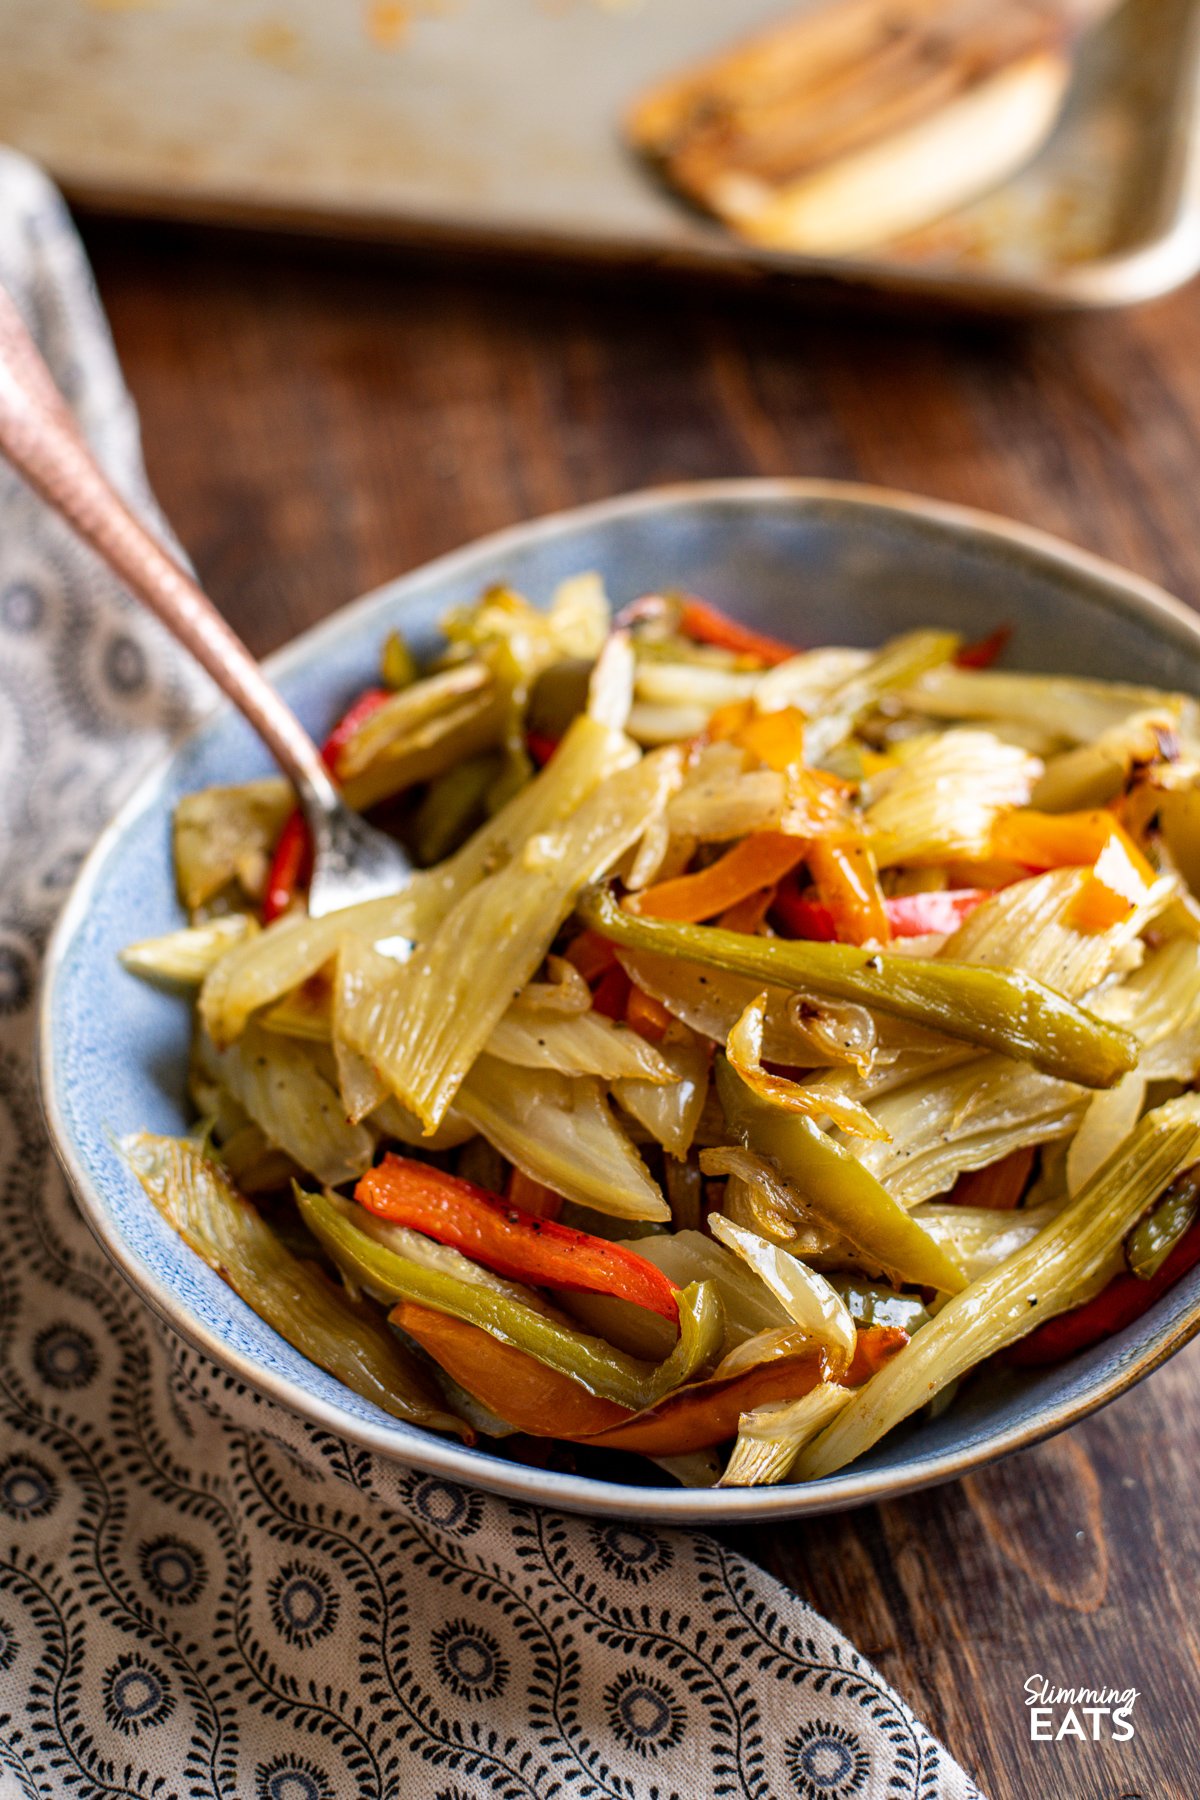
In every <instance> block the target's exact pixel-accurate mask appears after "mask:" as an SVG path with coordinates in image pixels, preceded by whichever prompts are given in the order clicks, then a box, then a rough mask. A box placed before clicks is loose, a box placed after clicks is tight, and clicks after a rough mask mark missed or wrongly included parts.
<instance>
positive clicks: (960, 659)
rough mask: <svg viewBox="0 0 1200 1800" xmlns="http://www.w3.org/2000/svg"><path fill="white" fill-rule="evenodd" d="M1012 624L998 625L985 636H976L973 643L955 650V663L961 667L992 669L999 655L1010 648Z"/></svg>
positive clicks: (957, 666)
mask: <svg viewBox="0 0 1200 1800" xmlns="http://www.w3.org/2000/svg"><path fill="white" fill-rule="evenodd" d="M1012 634H1013V628H1012V626H1011V625H998V626H997V627H996V629H995V631H993V632H990V633H989V635H988V636H987V637H985V638H976V640H975V642H974V643H973V644H964V645H963V647H962V649H961V650H958V651H956V652H955V656H954V663H955V667H956V668H959V669H990V668H991V666H992V664H993V663H994V662H995V661H996V659H997V657H999V656H1003V654H1004V652H1005V651H1006V650H1007V649H1008V644H1009V640H1010V638H1011V637H1012Z"/></svg>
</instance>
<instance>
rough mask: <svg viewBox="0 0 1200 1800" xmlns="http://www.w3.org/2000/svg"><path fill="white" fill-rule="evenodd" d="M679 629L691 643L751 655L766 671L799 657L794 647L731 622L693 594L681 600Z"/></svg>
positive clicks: (736, 621) (717, 608) (739, 654)
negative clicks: (764, 666) (710, 645)
mask: <svg viewBox="0 0 1200 1800" xmlns="http://www.w3.org/2000/svg"><path fill="white" fill-rule="evenodd" d="M679 630H680V632H681V633H682V634H683V636H684V637H687V638H691V640H692V642H693V643H694V644H714V645H715V646H716V647H717V648H718V649H720V650H732V651H733V652H734V654H735V655H737V656H753V657H754V658H755V659H756V660H757V661H758V662H760V663H765V664H766V666H767V667H768V668H773V667H774V666H775V664H776V663H781V662H787V661H788V660H789V658H791V657H793V656H798V655H799V651H798V650H797V648H796V646H795V645H794V644H785V643H783V642H782V640H781V639H779V638H774V637H768V636H767V635H766V633H765V632H762V631H755V630H754V629H753V627H752V626H750V625H743V624H742V623H741V621H740V620H738V619H731V618H730V617H729V614H728V613H723V612H722V611H721V609H720V608H719V607H717V606H712V605H710V604H709V602H708V601H707V600H700V599H697V597H696V595H695V594H688V595H686V596H685V597H684V600H683V603H682V606H681V608H680V613H679Z"/></svg>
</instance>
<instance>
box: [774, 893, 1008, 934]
mask: <svg viewBox="0 0 1200 1800" xmlns="http://www.w3.org/2000/svg"><path fill="white" fill-rule="evenodd" d="M989 897H990V889H988V888H941V889H936V890H931V891H930V892H929V893H926V894H897V895H896V896H895V897H894V898H892V899H890V900H885V901H884V903H883V910H884V912H885V914H886V915H887V922H888V924H889V926H890V927H891V932H892V936H893V937H898V938H907V937H924V936H925V934H926V933H927V932H938V933H939V934H944V933H946V932H950V931H956V930H957V929H958V927H959V926H960V925H961V924H962V922H963V920H964V919H965V918H966V917H967V916H968V914H970V913H973V912H974V911H975V908H976V907H977V906H980V905H982V903H983V902H984V901H985V900H987V899H988V898H989ZM771 912H772V916H773V918H774V920H775V922H776V924H777V925H778V926H779V927H780V928H781V929H782V930H783V931H785V932H786V933H787V935H788V936H789V937H796V938H811V939H815V940H816V941H817V942H818V943H822V944H833V943H836V942H837V928H836V925H835V924H834V918H833V913H832V912H831V911H830V909H829V907H827V906H823V905H822V904H821V902H820V901H819V900H817V899H815V898H813V897H812V896H811V895H809V894H805V893H801V892H800V889H799V887H798V886H796V885H795V884H790V883H788V882H784V883H783V885H782V886H781V887H780V889H779V892H778V894H776V896H775V904H774V906H773V907H772V908H771Z"/></svg>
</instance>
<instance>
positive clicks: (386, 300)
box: [84, 221, 1200, 1800]
mask: <svg viewBox="0 0 1200 1800" xmlns="http://www.w3.org/2000/svg"><path fill="white" fill-rule="evenodd" d="M84 224H85V233H86V238H87V243H88V248H89V250H90V252H91V254H92V256H93V258H94V261H95V266H96V270H97V274H98V277H99V283H100V289H101V293H102V296H103V299H104V302H105V304H106V306H107V308H108V311H109V315H110V318H111V320H112V324H113V330H114V333H115V335H116V341H117V347H118V350H119V352H120V355H121V359H122V361H123V363H124V366H125V371H126V374H127V376H128V379H129V382H130V385H131V387H132V389H133V392H134V395H135V398H136V400H137V403H138V406H139V407H140V409H141V416H142V423H143V430H144V435H145V444H146V454H147V459H148V462H149V467H150V474H151V477H152V480H153V482H154V486H155V488H156V490H157V493H158V496H159V499H160V500H161V502H162V503H163V505H164V507H165V508H166V511H167V513H168V515H169V516H170V518H171V519H172V520H173V522H174V525H175V527H176V529H177V531H178V532H179V534H180V536H181V538H182V539H183V541H184V543H185V544H186V545H187V547H188V549H189V550H190V551H191V553H192V555H193V556H194V558H195V561H196V563H197V565H198V567H199V570H200V572H201V575H202V577H203V579H204V580H205V581H206V582H207V584H208V586H209V589H210V591H211V593H212V594H213V595H214V596H215V597H216V598H217V600H218V601H219V602H220V603H221V604H222V605H223V606H224V607H225V609H226V610H227V612H228V614H229V617H230V619H231V620H232V621H233V623H234V624H235V625H236V627H237V628H238V629H239V630H240V631H241V632H242V633H243V634H244V636H245V637H246V638H247V639H248V641H249V642H250V644H251V646H252V647H253V649H254V650H256V651H258V652H266V651H269V650H272V649H274V648H275V646H276V645H278V644H281V643H283V642H284V641H285V640H286V639H287V638H289V637H291V636H292V635H293V634H294V633H295V632H297V631H299V630H301V629H303V627H304V626H306V625H309V624H311V623H312V622H313V621H314V620H315V619H318V618H320V617H322V615H324V614H325V613H327V612H328V611H330V610H331V609H332V608H333V607H336V606H339V605H340V604H341V603H342V602H343V601H345V600H349V599H350V598H352V597H353V596H354V595H355V594H358V593H361V592H362V591H363V590H365V589H367V588H370V587H372V586H374V585H376V584H377V583H379V582H381V581H383V580H385V579H386V578H387V577H389V576H392V575H394V574H397V573H399V572H400V571H402V570H404V569H408V568H411V567H412V566H413V565H414V564H417V563H420V562H423V561H424V560H425V559H426V558H428V557H431V556H434V555H436V554H438V553H439V552H441V551H444V550H449V549H451V548H452V547H454V546H455V545H458V544H461V543H463V542H464V541H466V540H467V539H470V538H473V537H476V536H477V535H479V534H480V533H483V532H487V531H491V530H493V529H495V528H496V527H498V526H503V525H507V524H509V523H511V522H513V521H515V520H520V519H526V518H530V517H532V516H533V515H535V514H537V513H541V512H546V511H549V510H552V509H554V508H557V507H562V506H569V505H572V504H575V503H576V502H580V501H586V500H592V499H596V498H599V497H601V496H604V495H608V494H613V493H618V492H620V491H622V490H623V489H628V488H633V487H638V486H641V485H643V484H646V483H654V482H663V481H679V480H687V479H689V478H693V477H706V476H724V475H783V474H788V475H794V474H819V475H827V476H842V477H851V478H859V479H862V480H866V481H871V482H881V483H885V484H890V485H893V486H896V487H900V488H908V489H911V490H914V491H916V492H918V493H923V494H932V495H936V496H939V497H941V498H945V499H951V500H958V501H966V502H970V503H973V504H975V505H978V506H982V507H987V508H990V509H992V510H994V511H997V512H1002V513H1008V514H1011V515H1013V516H1014V517H1016V518H1018V519H1022V520H1025V521H1028V522H1030V523H1033V524H1036V525H1040V526H1044V527H1046V528H1047V529H1049V530H1051V531H1055V532H1059V533H1062V534H1063V535H1065V536H1067V537H1069V538H1072V539H1074V540H1075V541H1076V542H1078V543H1081V544H1083V545H1086V546H1087V547H1088V548H1089V549H1091V550H1095V551H1099V552H1101V553H1103V554H1104V555H1106V556H1109V557H1112V558H1114V559H1116V560H1117V561H1119V562H1122V563H1125V564H1127V565H1128V566H1129V567H1131V568H1133V569H1136V570H1137V571H1138V572H1139V573H1141V574H1143V575H1148V576H1151V577H1153V578H1155V579H1156V580H1158V581H1161V582H1163V583H1164V584H1165V585H1166V586H1167V587H1169V588H1171V589H1173V590H1174V591H1175V592H1176V593H1178V594H1181V595H1182V596H1183V597H1184V598H1185V599H1189V600H1191V601H1193V602H1195V601H1198V600H1200V509H1198V507H1197V489H1198V486H1200V288H1195V289H1193V290H1192V291H1191V292H1190V293H1185V294H1183V295H1182V296H1179V297H1176V298H1174V299H1172V300H1170V301H1167V302H1162V303H1159V304H1157V305H1154V306H1151V307H1147V308H1145V309H1143V310H1141V311H1138V312H1135V313H1132V314H1129V315H1126V316H1117V317H1111V318H1101V319H1089V320H1078V321H1066V320H1064V321H1054V322H1047V323H1042V324H1040V325H1038V326H1036V327H1031V328H1016V327H991V326H987V325H983V324H971V325H963V324H961V323H957V324H955V323H951V322H948V321H946V320H942V321H937V322H932V323H931V322H928V321H925V322H922V321H920V320H918V319H911V318H910V319H903V320H901V319H897V318H894V317H892V318H889V317H885V316H876V317H874V318H872V317H863V316H846V315H845V313H842V314H841V315H839V314H837V313H835V312H828V313H826V314H824V315H822V316H814V315H813V314H812V313H811V312H808V311H805V310H801V309H799V308H797V307H795V306H791V305H788V304H786V303H784V302H782V301H781V300H779V299H771V298H767V297H757V298H756V297H753V296H749V295H734V294H729V293H726V294H724V295H721V294H715V293H714V292H713V291H712V290H707V289H703V288H700V287H689V286H672V285H667V284H665V283H664V284H659V285H655V286H649V287H647V286H646V285H644V284H638V285H635V284H631V283H629V282H625V283H624V284H622V283H617V282H614V281H613V280H600V279H598V278H597V277H596V276H594V275H579V276H577V277H576V278H575V279H570V278H566V279H564V278H561V277H554V276H550V275H545V274H541V275H539V274H538V273H537V272H536V271H533V270H523V271H522V270H508V271H505V270H503V269H501V268H499V267H495V266H481V265H469V264H461V263H460V264H457V265H451V266H447V267H443V268H442V269H440V270H439V269H438V268H436V267H434V266H431V265H430V264H428V263H425V264H413V263H411V262H407V261H403V260H400V259H396V260H392V259H390V258H386V257H380V256H372V255H368V254H367V253H365V252H361V251H359V252H356V251H341V250H337V249H335V248H332V247H319V246H318V247H312V248H306V247H304V246H298V245H290V246H289V245H283V244H270V243H260V242H254V241H251V240H249V239H239V238H238V237H236V236H223V235H216V234H212V235H209V234H204V233H201V232H185V231H183V230H182V229H176V230H169V229H164V228H150V227H145V228H141V227H132V226H117V225H112V224H100V223H96V222H88V221H85V222H84ZM1198 1403H1200V1345H1196V1346H1194V1347H1193V1348H1192V1349H1191V1350H1190V1351H1187V1352H1185V1353H1184V1354H1182V1355H1181V1356H1180V1357H1178V1358H1177V1359H1176V1360H1175V1361H1174V1362H1173V1363H1172V1364H1170V1365H1169V1366H1168V1367H1167V1368H1165V1369H1163V1370H1162V1371H1161V1372H1160V1373H1159V1374H1157V1375H1156V1376H1155V1377H1154V1378H1153V1379H1152V1380H1151V1381H1150V1382H1149V1383H1148V1384H1147V1385H1145V1386H1143V1387H1142V1388H1140V1389H1138V1390H1136V1391H1135V1392H1133V1393H1132V1394H1130V1395H1127V1396H1126V1397H1125V1399H1123V1400H1122V1401H1120V1402H1119V1403H1118V1404H1117V1405H1115V1406H1113V1407H1111V1408H1110V1409H1109V1410H1108V1411H1107V1412H1105V1413H1103V1414H1101V1415H1099V1416H1098V1417H1096V1418H1094V1419H1093V1420H1091V1421H1090V1422H1088V1423H1087V1424H1085V1425H1083V1426H1081V1427H1079V1428H1078V1429H1077V1430H1075V1431H1073V1432H1071V1433H1070V1434H1069V1435H1068V1436H1065V1437H1061V1438H1059V1439H1057V1440H1054V1441H1052V1442H1051V1443H1049V1444H1046V1445H1045V1446H1043V1447H1041V1448H1040V1449H1036V1450H1033V1451H1029V1452H1026V1453H1025V1454H1023V1455H1020V1456H1017V1457H1014V1458H1012V1459H1011V1460H1010V1461H1009V1462H1007V1463H1004V1464H1002V1465H1000V1466H998V1467H996V1468H993V1469H990V1470H988V1471H986V1472H984V1473H983V1474H981V1475H978V1476H975V1477H972V1478H971V1479H969V1480H967V1481H963V1482H960V1483H959V1484H958V1485H956V1486H953V1487H949V1488H945V1489H942V1490H940V1491H938V1492H934V1493H931V1494H927V1495H923V1496H918V1497H916V1498H913V1499H908V1500H904V1501H901V1502H898V1503H896V1504H893V1505H888V1506H882V1507H877V1508H871V1509H867V1510H861V1511H859V1512H856V1513H853V1514H850V1515H846V1516H843V1517H839V1518H832V1519H828V1520H824V1521H818V1522H816V1523H812V1524H797V1525H794V1526H783V1527H777V1528H773V1529H770V1530H767V1529H762V1528H759V1529H753V1530H745V1531H742V1532H740V1533H739V1534H737V1538H736V1542H737V1543H738V1545H739V1547H740V1548H742V1549H743V1550H744V1551H746V1552H747V1553H748V1554H749V1555H750V1556H751V1557H752V1558H754V1559H755V1560H757V1561H758V1562H761V1563H763V1564H764V1565H766V1566H767V1567H768V1568H770V1569H772V1570H773V1571H774V1572H775V1573H776V1574H778V1575H779V1576H780V1577H781V1578H782V1579H783V1580H784V1581H786V1582H787V1583H788V1584H789V1585H790V1586H791V1587H792V1588H794V1589H795V1591H796V1592H797V1593H799V1594H800V1595H801V1596H802V1597H803V1598H804V1599H805V1600H807V1601H809V1602H811V1604H812V1605H813V1606H814V1607H816V1608H817V1609H819V1610H820V1611H821V1612H822V1613H825V1614H826V1615H827V1616H828V1617H830V1618H831V1619H833V1620H834V1621H835V1622H836V1623H837V1624H838V1625H839V1626H840V1627H841V1628H842V1629H843V1630H844V1631H845V1632H846V1633H847V1634H848V1635H849V1637H850V1638H851V1639H852V1640H853V1641H854V1642H855V1643H856V1644H857V1645H858V1646H859V1648H860V1649H861V1650H863V1651H864V1652H865V1653H866V1654H867V1655H868V1656H870V1657H872V1658H873V1659H874V1660H875V1661H876V1662H877V1664H878V1665H879V1666H880V1668H881V1669H882V1670H883V1672H884V1673H885V1674H886V1675H887V1676H888V1677H889V1679H890V1680H891V1681H893V1682H894V1683H895V1685H896V1687H897V1688H898V1689H899V1690H900V1692H901V1693H902V1694H904V1695H905V1696H906V1697H907V1699H908V1700H909V1701H910V1702H911V1704H912V1706H913V1707H914V1708H915V1710H916V1711H917V1712H918V1713H919V1714H920V1715H921V1716H922V1717H924V1718H925V1719H926V1720H927V1721H928V1722H929V1723H930V1725H931V1726H932V1727H933V1728H934V1729H935V1730H936V1731H938V1732H939V1733H940V1734H941V1735H942V1737H943V1738H944V1739H945V1741H946V1742H947V1744H948V1745H949V1746H950V1747H951V1748H952V1750H953V1751H954V1752H955V1754H956V1755H957V1756H958V1757H959V1758H960V1759H961V1760H962V1761H963V1763H964V1764H965V1765H966V1767H967V1768H968V1769H969V1770H971V1771H972V1773H974V1774H975V1776H976V1777H977V1779H978V1781H979V1783H980V1785H981V1786H982V1788H983V1790H984V1791H985V1793H987V1794H988V1795H990V1796H991V1800H1134V1797H1138V1800H1198V1797H1200V1605H1198V1604H1197V1602H1198V1601H1200V1582H1198V1580H1197V1558H1198V1555H1200V1509H1198V1508H1197V1504H1196V1479H1197V1471H1198V1467H1200V1416H1198V1415H1200V1405H1198ZM1032 1674H1044V1675H1046V1676H1047V1677H1049V1678H1050V1679H1051V1680H1052V1681H1054V1682H1056V1683H1060V1684H1062V1685H1064V1686H1088V1687H1094V1686H1101V1685H1104V1686H1113V1687H1119V1688H1124V1687H1135V1688H1137V1689H1138V1690H1139V1691H1140V1695H1141V1698H1140V1699H1139V1700H1138V1702H1137V1705H1136V1709H1135V1715H1134V1716H1135V1722H1136V1726H1137V1735H1136V1738H1135V1739H1134V1740H1133V1741H1132V1742H1131V1743H1128V1744H1124V1745H1119V1746H1118V1745H1113V1744H1111V1743H1109V1742H1105V1743H1102V1744H1095V1745H1094V1744H1091V1743H1089V1744H1080V1743H1077V1742H1074V1741H1071V1740H1067V1741H1065V1742H1064V1743H1062V1744H1060V1745H1057V1746H1056V1745H1053V1744H1050V1745H1047V1744H1034V1743H1031V1742H1030V1737H1029V1723H1028V1714H1027V1710H1026V1707H1025V1705H1024V1691H1023V1684H1024V1682H1025V1679H1026V1677H1027V1676H1029V1675H1032ZM697 1800H700V1790H699V1789H698V1790H697Z"/></svg>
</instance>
